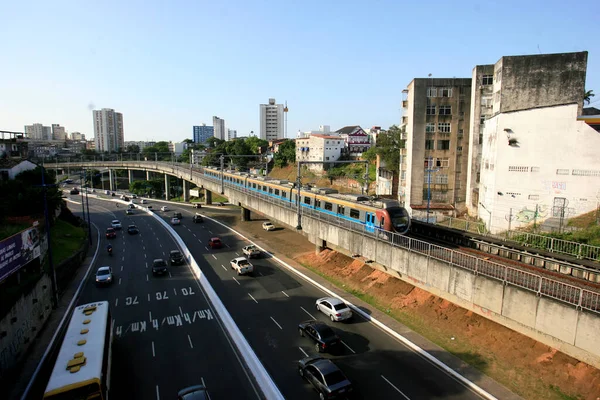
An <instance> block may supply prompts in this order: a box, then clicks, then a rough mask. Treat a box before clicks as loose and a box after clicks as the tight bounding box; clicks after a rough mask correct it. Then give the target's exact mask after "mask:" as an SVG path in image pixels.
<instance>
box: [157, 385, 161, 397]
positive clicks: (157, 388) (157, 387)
mask: <svg viewBox="0 0 600 400" xmlns="http://www.w3.org/2000/svg"><path fill="white" fill-rule="evenodd" d="M156 400H160V395H159V394H158V385H156Z"/></svg>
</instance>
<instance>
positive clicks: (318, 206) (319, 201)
mask: <svg viewBox="0 0 600 400" xmlns="http://www.w3.org/2000/svg"><path fill="white" fill-rule="evenodd" d="M315 207H317V208H321V200H315Z"/></svg>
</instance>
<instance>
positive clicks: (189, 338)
mask: <svg viewBox="0 0 600 400" xmlns="http://www.w3.org/2000/svg"><path fill="white" fill-rule="evenodd" d="M188 341H189V342H190V347H191V348H192V349H193V348H194V345H193V344H192V338H191V337H190V335H188Z"/></svg>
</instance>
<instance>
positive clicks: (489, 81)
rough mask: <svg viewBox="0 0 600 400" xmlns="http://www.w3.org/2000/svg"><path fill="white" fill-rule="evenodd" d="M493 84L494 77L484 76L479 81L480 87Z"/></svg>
mask: <svg viewBox="0 0 600 400" xmlns="http://www.w3.org/2000/svg"><path fill="white" fill-rule="evenodd" d="M493 83H494V75H484V76H483V80H482V81H481V84H482V85H491V84H493Z"/></svg>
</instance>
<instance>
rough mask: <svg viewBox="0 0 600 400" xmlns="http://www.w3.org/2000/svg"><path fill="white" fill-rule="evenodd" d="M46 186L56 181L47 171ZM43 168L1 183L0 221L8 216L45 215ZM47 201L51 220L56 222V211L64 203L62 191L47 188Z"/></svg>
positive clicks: (22, 173)
mask: <svg viewBox="0 0 600 400" xmlns="http://www.w3.org/2000/svg"><path fill="white" fill-rule="evenodd" d="M44 179H45V183H46V185H53V184H55V182H56V181H55V179H54V177H53V176H51V175H50V174H49V173H48V172H47V171H46V172H45V174H44ZM41 184H42V167H37V168H35V169H32V170H29V171H23V172H21V173H20V174H19V175H17V176H16V177H15V179H12V180H8V181H2V182H0V210H1V211H0V219H4V218H5V217H6V216H24V215H43V214H44V189H43V188H42V187H41ZM46 197H47V201H48V210H49V214H50V218H51V219H52V220H54V212H53V211H54V210H56V209H58V207H59V206H60V204H61V202H62V191H61V190H60V189H59V188H58V187H47V195H46Z"/></svg>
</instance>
